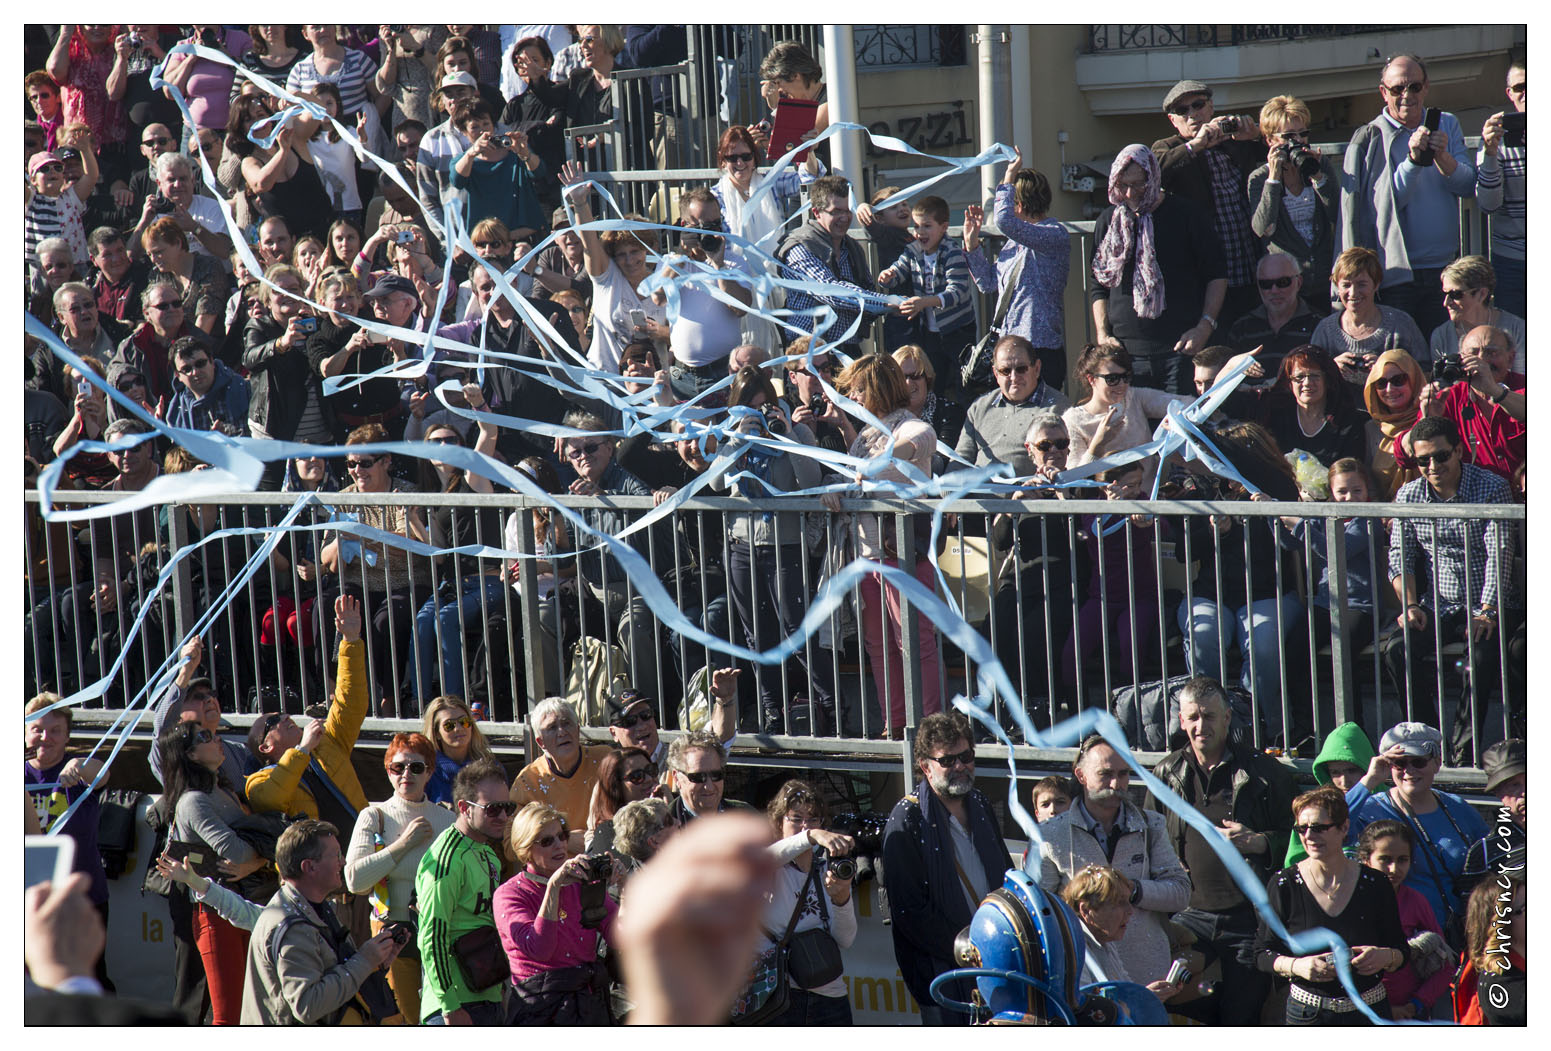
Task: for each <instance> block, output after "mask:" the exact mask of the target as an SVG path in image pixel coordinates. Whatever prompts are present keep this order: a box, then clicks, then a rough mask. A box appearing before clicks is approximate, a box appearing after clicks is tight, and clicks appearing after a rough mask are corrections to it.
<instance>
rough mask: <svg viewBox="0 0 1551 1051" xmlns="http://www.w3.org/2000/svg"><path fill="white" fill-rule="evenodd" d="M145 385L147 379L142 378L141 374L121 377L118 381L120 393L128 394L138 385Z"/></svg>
mask: <svg viewBox="0 0 1551 1051" xmlns="http://www.w3.org/2000/svg"><path fill="white" fill-rule="evenodd" d="M144 386H145V380H143V379H141V378H140V377H139V376H131V377H129V378H127V379H121V380H119V381H118V389H119V393H120V394H128V393H129V392H130V391H132V390H134V389H135V388H136V387H144Z"/></svg>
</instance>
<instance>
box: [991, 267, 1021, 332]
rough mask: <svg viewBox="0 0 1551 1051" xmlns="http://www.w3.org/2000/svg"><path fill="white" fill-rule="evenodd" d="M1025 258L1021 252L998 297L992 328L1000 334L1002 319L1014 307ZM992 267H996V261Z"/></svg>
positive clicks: (1008, 272) (992, 318)
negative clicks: (1014, 294) (1014, 296)
mask: <svg viewBox="0 0 1551 1051" xmlns="http://www.w3.org/2000/svg"><path fill="white" fill-rule="evenodd" d="M1024 258H1025V256H1024V253H1022V252H1019V253H1018V258H1017V260H1016V261H1015V262H1014V263H1013V264H1012V269H1011V270H1009V271H1007V281H1006V283H1005V284H1003V285H1002V291H1001V293H1000V294H998V295H997V297H996V313H995V314H993V315H992V317H991V327H992V328H994V329H996V330H997V331H998V332H1000V331H1001V329H1002V319H1003V318H1005V317H1006V316H1007V308H1008V307H1010V306H1012V294H1013V291H1014V290H1015V289H1017V287H1018V278H1019V277H1021V276H1022V275H1023V260H1024ZM992 265H993V266H995V265H996V264H995V262H994V261H993V263H992Z"/></svg>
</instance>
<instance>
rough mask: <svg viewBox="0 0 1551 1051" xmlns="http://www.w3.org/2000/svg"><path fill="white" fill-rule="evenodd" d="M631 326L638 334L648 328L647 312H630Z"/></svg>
mask: <svg viewBox="0 0 1551 1051" xmlns="http://www.w3.org/2000/svg"><path fill="white" fill-rule="evenodd" d="M630 324H631V327H632V328H634V329H635V330H636V331H637V332H639V331H641V330H642V329H644V328H646V311H644V310H632V311H631V312H630Z"/></svg>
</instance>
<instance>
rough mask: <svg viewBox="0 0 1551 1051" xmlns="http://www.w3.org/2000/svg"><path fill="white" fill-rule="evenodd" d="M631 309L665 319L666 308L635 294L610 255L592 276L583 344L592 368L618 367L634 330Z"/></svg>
mask: <svg viewBox="0 0 1551 1051" xmlns="http://www.w3.org/2000/svg"><path fill="white" fill-rule="evenodd" d="M632 310H639V311H641V312H642V313H644V314H646V315H647V316H648V317H654V318H656V319H657V320H658V321H662V322H666V321H667V319H668V311H667V308H666V307H660V306H658V305H657V304H656V303H653V302H652V299H651V297H650V296H645V297H643V296H640V295H637V294H636V290H635V289H634V288H632V287H630V282H628V281H626V280H625V275H623V274H621V273H620V272H619V267H618V266H617V265H615V263H614V261H613V260H612V259H611V260H609V268H608V269H607V270H605V271H603V273H601V274H599V275H598V276H597V277H594V278H593V279H592V345H591V346H590V347H588V348H587V361H588V362H589V363H590V364H591V365H592V366H593V367H594V368H596V369H600V370H603V371H605V372H618V371H619V359H620V355H622V354H623V353H624V350H625V347H626V346H628V345H629V343H630V337H631V335H632V334H633V333H634V331H635V326H634V325H632V324H631V323H630V312H631V311H632Z"/></svg>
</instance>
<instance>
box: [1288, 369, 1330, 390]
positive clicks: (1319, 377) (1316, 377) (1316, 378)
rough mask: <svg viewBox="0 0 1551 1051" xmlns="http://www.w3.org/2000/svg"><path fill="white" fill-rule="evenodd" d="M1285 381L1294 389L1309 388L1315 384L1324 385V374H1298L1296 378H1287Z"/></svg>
mask: <svg viewBox="0 0 1551 1051" xmlns="http://www.w3.org/2000/svg"><path fill="white" fill-rule="evenodd" d="M1287 379H1288V382H1290V383H1292V384H1293V385H1294V386H1296V387H1309V386H1312V385H1314V384H1316V383H1324V382H1325V374H1324V373H1323V372H1300V373H1298V374H1297V375H1296V376H1289V377H1287Z"/></svg>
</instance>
